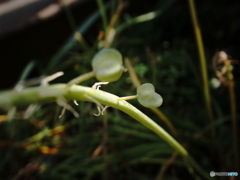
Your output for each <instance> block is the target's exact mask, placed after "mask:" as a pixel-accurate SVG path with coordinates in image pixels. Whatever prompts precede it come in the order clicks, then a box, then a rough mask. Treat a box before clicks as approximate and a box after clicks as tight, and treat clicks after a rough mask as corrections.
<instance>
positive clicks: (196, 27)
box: [188, 0, 216, 139]
mask: <svg viewBox="0 0 240 180" xmlns="http://www.w3.org/2000/svg"><path fill="white" fill-rule="evenodd" d="M188 2H189V7H190V11H191V17H192V23H193V28H194V32H195V37H196V42H197V47H198V53H199V58H200V64H201V71H202V79H203V92H204V97H205V103H206V108H207V112H208V118H209V123H210V126H211V130H212V138H213V139H215V138H216V129H215V123H214V118H213V110H212V106H211V96H210V91H209V86H208V73H207V65H206V58H205V52H204V48H203V42H202V35H201V30H200V26H199V24H198V19H197V13H196V8H195V4H194V0H188Z"/></svg>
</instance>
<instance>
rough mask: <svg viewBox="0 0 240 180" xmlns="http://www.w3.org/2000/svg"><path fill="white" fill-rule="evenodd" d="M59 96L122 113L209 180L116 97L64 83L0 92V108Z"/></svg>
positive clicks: (179, 147)
mask: <svg viewBox="0 0 240 180" xmlns="http://www.w3.org/2000/svg"><path fill="white" fill-rule="evenodd" d="M59 97H60V98H62V97H63V98H65V99H66V100H68V101H70V100H77V101H90V102H92V100H91V99H89V98H87V97H91V98H92V99H94V100H95V101H97V102H99V103H101V104H104V105H107V106H109V107H113V108H116V109H119V110H121V111H123V112H125V113H126V114H128V115H129V116H131V117H133V118H134V119H135V120H137V121H139V122H140V123H141V124H143V125H144V126H145V127H147V128H148V129H150V130H152V131H153V132H155V133H156V134H157V135H158V136H160V137H161V138H162V139H163V140H165V141H166V142H167V143H168V144H169V145H170V146H172V147H173V148H174V149H175V150H176V151H177V152H178V153H179V154H181V155H182V156H183V157H184V158H185V159H186V160H187V161H188V162H189V163H190V164H191V165H192V166H193V167H194V168H195V169H196V170H197V171H198V172H199V174H201V175H202V176H203V177H205V178H206V179H210V178H209V175H208V173H206V172H204V170H203V169H202V168H201V167H200V166H199V165H198V163H197V162H196V161H194V160H193V159H192V158H191V156H190V155H189V154H188V152H187V150H186V149H185V148H184V147H183V146H182V145H181V144H179V143H178V142H177V141H176V140H175V139H174V138H173V137H172V136H171V135H169V134H168V133H167V132H166V131H165V130H164V129H163V128H161V127H160V126H159V125H158V124H157V123H155V122H154V121H153V120H152V119H150V118H149V117H148V116H146V115H145V114H143V113H142V112H141V111H140V110H138V109H137V108H135V107H134V106H132V105H131V104H129V103H128V102H127V101H118V99H119V97H118V96H116V95H113V94H110V93H107V92H104V91H101V90H97V89H93V88H89V87H84V86H79V85H72V86H70V87H69V86H68V85H67V84H55V85H50V86H47V87H30V88H26V89H23V90H22V91H20V92H16V91H14V90H9V91H3V92H0V108H4V109H6V108H7V109H9V108H11V107H14V106H23V105H30V104H33V103H43V102H51V101H57V99H58V98H59Z"/></svg>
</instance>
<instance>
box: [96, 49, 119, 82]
mask: <svg viewBox="0 0 240 180" xmlns="http://www.w3.org/2000/svg"><path fill="white" fill-rule="evenodd" d="M122 64H123V62H122V55H121V53H120V52H119V51H118V50H116V49H113V48H105V49H102V50H100V51H99V52H98V53H97V54H96V55H95V56H94V57H93V60H92V67H93V71H94V73H95V74H96V78H97V79H98V80H99V81H105V82H112V81H117V80H118V79H119V78H120V77H121V75H122V73H123V67H122Z"/></svg>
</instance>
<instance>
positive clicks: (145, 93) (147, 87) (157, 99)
mask: <svg viewBox="0 0 240 180" xmlns="http://www.w3.org/2000/svg"><path fill="white" fill-rule="evenodd" d="M137 97H138V101H139V103H140V104H141V105H142V106H144V107H147V108H155V107H159V106H161V105H162V103H163V99H162V96H160V95H159V94H157V93H156V92H155V88H154V86H153V85H152V84H150V83H145V84H142V85H141V86H139V87H138V89H137Z"/></svg>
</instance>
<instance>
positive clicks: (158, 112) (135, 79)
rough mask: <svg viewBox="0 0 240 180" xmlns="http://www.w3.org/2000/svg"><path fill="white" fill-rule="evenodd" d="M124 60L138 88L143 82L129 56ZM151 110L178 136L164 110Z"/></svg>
mask: <svg viewBox="0 0 240 180" xmlns="http://www.w3.org/2000/svg"><path fill="white" fill-rule="evenodd" d="M124 62H125V65H126V67H127V69H128V72H129V75H130V78H131V80H132V83H133V86H134V87H135V88H136V89H137V88H138V87H139V86H140V85H141V82H140V80H139V78H138V77H137V74H136V72H135V70H134V68H133V66H132V64H131V62H130V60H129V59H128V58H125V59H124ZM151 111H153V112H154V113H155V114H156V115H157V116H158V117H159V118H160V119H161V120H162V121H163V122H164V123H165V124H166V125H167V126H168V128H169V129H170V131H171V133H172V134H173V135H174V136H175V137H176V136H177V130H176V129H175V127H174V126H173V124H172V123H171V121H170V119H168V117H167V116H166V115H165V114H164V113H163V112H162V111H160V110H159V109H157V108H151Z"/></svg>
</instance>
